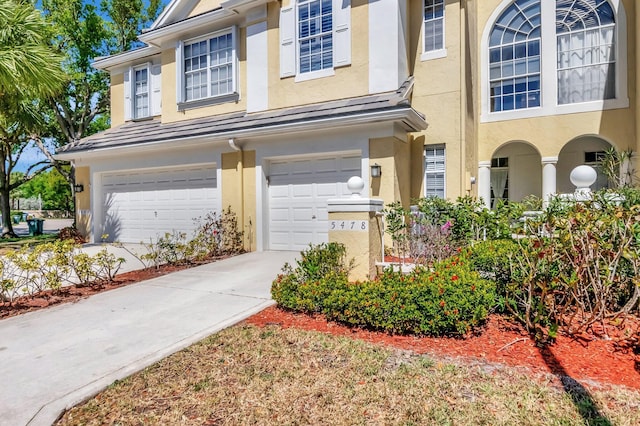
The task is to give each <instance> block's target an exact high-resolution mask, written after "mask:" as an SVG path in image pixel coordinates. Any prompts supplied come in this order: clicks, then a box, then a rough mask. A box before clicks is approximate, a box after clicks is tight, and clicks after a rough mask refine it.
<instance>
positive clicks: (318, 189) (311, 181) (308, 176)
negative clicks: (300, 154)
mask: <svg viewBox="0 0 640 426" xmlns="http://www.w3.org/2000/svg"><path fill="white" fill-rule="evenodd" d="M360 161H361V159H360V156H359V155H335V156H330V157H329V156H327V157H320V158H311V159H309V158H306V159H300V160H274V161H272V162H271V163H270V165H269V248H270V249H271V250H304V249H305V248H307V247H308V246H309V244H319V243H323V242H327V241H328V239H329V235H328V220H329V214H328V213H327V200H328V199H330V198H338V197H344V196H348V195H350V194H348V190H347V180H349V178H350V177H351V176H360V175H361V173H360Z"/></svg>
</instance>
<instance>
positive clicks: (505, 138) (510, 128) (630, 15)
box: [475, 0, 637, 161]
mask: <svg viewBox="0 0 640 426" xmlns="http://www.w3.org/2000/svg"><path fill="white" fill-rule="evenodd" d="M476 3H477V5H476V9H477V28H476V34H475V36H476V37H477V40H478V45H477V46H476V49H477V52H478V58H476V59H477V60H478V63H479V62H480V60H479V55H480V52H481V49H482V46H481V42H482V35H483V32H484V30H485V28H486V26H487V24H488V23H489V20H490V18H491V15H492V13H493V12H494V10H495V9H496V8H497V7H498V6H500V4H501V3H502V2H501V0H486V1H485V0H483V1H481V2H476ZM622 4H623V6H624V9H625V12H626V21H627V39H626V42H627V63H628V67H629V68H628V69H629V72H628V73H627V74H628V75H627V84H628V93H627V94H624V95H625V96H626V95H628V97H629V101H630V107H629V108H620V109H609V110H605V111H595V112H579V113H573V114H562V115H550V116H544V117H531V118H526V119H514V120H504V121H497V122H489V123H479V124H478V151H479V152H478V160H479V161H485V160H490V159H491V156H492V155H493V153H494V152H495V151H496V150H497V149H498V148H500V146H502V145H504V144H505V143H507V142H510V141H525V142H528V143H530V144H532V145H534V146H535V147H536V149H537V150H538V152H539V153H540V155H541V156H542V157H553V156H557V155H558V154H559V153H560V151H561V149H562V147H563V146H564V145H566V144H567V143H568V142H570V141H571V140H573V139H575V138H577V137H580V136H585V135H589V136H591V135H595V136H599V137H601V138H602V139H604V140H606V141H608V142H609V143H611V144H612V145H613V146H614V147H615V148H617V149H620V150H625V149H628V148H632V149H636V148H637V146H636V125H635V123H636V120H635V87H636V84H635V73H634V72H633V66H634V64H635V61H636V53H635V50H636V48H635V46H636V40H635V37H636V36H635V18H634V14H635V8H636V6H635V5H634V4H633V2H632V1H631V0H624V1H622ZM477 76H478V77H477V78H478V81H480V71H479V70H478V72H477ZM482 83H483V82H480V84H476V92H475V96H476V99H478V102H486V100H482V99H481V95H482V93H481V87H482V85H481V84H482ZM478 114H479V111H478ZM478 121H480V120H479V117H478Z"/></svg>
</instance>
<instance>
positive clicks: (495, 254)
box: [464, 239, 520, 306]
mask: <svg viewBox="0 0 640 426" xmlns="http://www.w3.org/2000/svg"><path fill="white" fill-rule="evenodd" d="M519 252H520V245H519V244H518V243H517V242H516V241H514V240H506V239H505V240H487V241H479V242H476V243H475V244H473V245H472V246H470V247H469V248H468V249H467V250H465V252H464V255H465V257H466V258H467V259H468V260H469V262H470V264H471V265H470V267H471V268H472V269H473V270H475V271H477V272H478V273H479V274H480V276H481V277H482V278H485V279H488V280H491V281H493V282H495V284H496V295H497V296H498V298H500V299H502V301H503V302H504V297H505V296H506V288H507V285H508V284H509V283H511V282H512V273H511V268H512V266H511V265H512V262H513V258H514V256H517V255H518V253H519ZM503 306H504V304H503Z"/></svg>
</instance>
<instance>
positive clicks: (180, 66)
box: [176, 40, 184, 104]
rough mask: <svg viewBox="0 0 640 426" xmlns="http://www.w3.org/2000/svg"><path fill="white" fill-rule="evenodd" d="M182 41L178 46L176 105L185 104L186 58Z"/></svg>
mask: <svg viewBox="0 0 640 426" xmlns="http://www.w3.org/2000/svg"><path fill="white" fill-rule="evenodd" d="M183 46H184V43H183V42H182V40H180V41H179V42H178V45H177V46H176V103H179V104H181V103H183V102H184V57H183V53H182V52H183Z"/></svg>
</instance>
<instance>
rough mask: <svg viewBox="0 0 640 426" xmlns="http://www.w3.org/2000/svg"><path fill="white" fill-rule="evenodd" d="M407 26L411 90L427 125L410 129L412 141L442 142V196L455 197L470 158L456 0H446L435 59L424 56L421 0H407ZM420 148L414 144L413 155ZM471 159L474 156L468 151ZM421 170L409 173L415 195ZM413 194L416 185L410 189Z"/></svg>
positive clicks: (461, 190) (421, 182)
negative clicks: (440, 52) (441, 43)
mask: <svg viewBox="0 0 640 426" xmlns="http://www.w3.org/2000/svg"><path fill="white" fill-rule="evenodd" d="M409 7H410V10H409V16H410V20H411V21H410V26H411V31H410V34H411V38H410V46H411V49H412V50H411V52H410V55H411V56H410V61H411V62H410V64H411V66H412V73H413V75H414V76H415V79H416V83H415V87H414V90H413V96H412V102H411V103H412V106H413V107H414V108H415V109H416V110H418V111H420V112H421V113H423V114H425V115H426V118H427V123H429V127H428V128H427V130H425V131H423V132H420V133H414V134H413V137H414V139H415V140H416V141H422V143H423V145H440V144H442V145H445V147H446V164H447V174H446V196H447V198H450V199H455V198H457V197H458V196H460V195H464V193H465V190H466V187H465V186H464V183H463V181H462V176H464V170H465V169H466V168H467V167H469V166H468V165H467V163H468V160H469V158H468V157H467V155H466V152H465V148H467V147H468V145H467V143H466V140H465V135H466V134H465V128H464V126H465V125H466V120H465V115H464V113H465V110H464V99H463V91H462V84H463V82H464V81H465V80H466V78H465V74H464V58H463V57H461V46H460V37H461V34H463V33H464V29H463V32H462V33H461V26H460V19H461V10H460V2H459V1H447V2H446V9H445V19H446V22H445V48H446V56H445V57H442V58H437V59H427V60H422V59H421V57H420V56H421V54H422V50H423V46H422V43H423V34H422V26H423V25H422V23H423V21H422V7H423V2H422V0H411V1H410V3H409ZM418 154H419V155H420V158H422V157H423V154H422V153H421V152H420V153H419V152H418V150H417V149H414V150H412V155H413V156H415V155H418ZM471 160H473V157H471ZM414 170H416V175H421V171H422V168H421V167H420V168H418V165H417V164H414ZM422 177H423V176H418V177H417V176H413V180H414V185H418V184H419V185H420V189H419V190H418V191H417V194H416V195H414V196H419V195H422V194H424V187H423V185H424V179H422ZM414 194H415V191H414Z"/></svg>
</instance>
